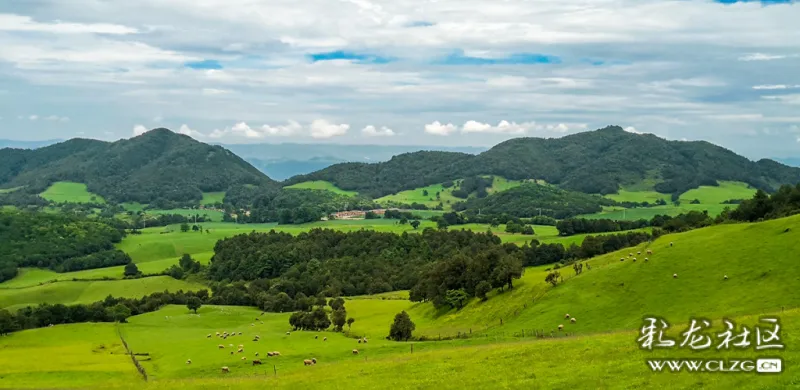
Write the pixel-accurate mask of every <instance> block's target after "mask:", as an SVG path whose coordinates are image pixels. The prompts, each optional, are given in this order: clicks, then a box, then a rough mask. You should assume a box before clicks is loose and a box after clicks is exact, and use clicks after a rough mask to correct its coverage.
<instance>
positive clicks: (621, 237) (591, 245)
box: [520, 229, 664, 267]
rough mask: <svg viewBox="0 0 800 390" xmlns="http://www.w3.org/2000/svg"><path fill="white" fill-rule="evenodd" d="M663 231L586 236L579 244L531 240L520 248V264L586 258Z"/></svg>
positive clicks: (629, 245)
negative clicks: (567, 245)
mask: <svg viewBox="0 0 800 390" xmlns="http://www.w3.org/2000/svg"><path fill="white" fill-rule="evenodd" d="M663 233H664V232H663V231H662V230H660V229H654V230H653V233H652V234H651V233H646V232H627V233H617V234H606V235H601V236H587V237H586V238H585V239H584V240H583V242H582V243H581V245H577V244H574V243H573V244H571V245H570V246H569V247H564V245H562V244H560V243H553V244H544V243H540V242H539V241H538V240H532V241H531V242H530V243H526V244H524V245H523V246H522V247H521V248H520V252H521V253H522V264H523V266H525V267H531V266H535V265H544V264H553V263H565V262H570V261H574V260H579V259H588V258H591V257H594V256H598V255H602V254H605V253H609V252H614V251H617V250H620V249H623V248H628V247H632V246H636V245H639V244H641V243H643V242H647V241H650V240H653V239H655V238H657V237H659V236H660V235H662V234H663Z"/></svg>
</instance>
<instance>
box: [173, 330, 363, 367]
mask: <svg viewBox="0 0 800 390" xmlns="http://www.w3.org/2000/svg"><path fill="white" fill-rule="evenodd" d="M262 324H263V322H262ZM237 335H238V336H241V335H242V332H230V333H228V332H216V333H215V335H212V334H211V333H209V334H208V335H206V338H209V339H210V338H211V337H212V336H216V337H217V338H219V339H222V340H227V339H228V337H234V336H237ZM286 335H287V336H289V335H291V332H286ZM260 339H261V336H259V335H255V336H254V338H253V341H259V340H260ZM314 339H315V340H318V339H319V335H315V336H314ZM322 341H328V338H327V337H323V338H322ZM358 343H359V344H361V343H365V344H366V343H367V338H366V337H363V338H360V339H358ZM228 347H231V348H233V344H228ZM217 348H218V349H225V348H226V346H225V344H219V345H218V346H217ZM236 348H237V349H236V353H244V344H239V345H238V347H236ZM358 353H359V352H358V350H357V349H353V355H358ZM230 354H231V355H233V354H234V352H233V351H231V353H230ZM267 356H268V357H276V356H281V353H280V352H278V351H270V352H267ZM255 357H256V359H253V360H252V364H253V365H254V366H257V365H261V364H262V361H261V359H259V358H258V357H259V353H258V352H256V353H255ZM242 361H247V357H246V356H242ZM186 364H192V359H187V360H186ZM315 364H317V359H316V358H311V359H304V360H303V365H305V366H313V365H315ZM230 372H231V371H230V368H229V367H228V366H223V367H222V373H225V374H227V373H230Z"/></svg>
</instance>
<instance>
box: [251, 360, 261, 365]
mask: <svg viewBox="0 0 800 390" xmlns="http://www.w3.org/2000/svg"><path fill="white" fill-rule="evenodd" d="M253 365H254V366H259V365H261V360H258V359H254V360H253Z"/></svg>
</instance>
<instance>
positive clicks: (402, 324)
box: [389, 310, 417, 341]
mask: <svg viewBox="0 0 800 390" xmlns="http://www.w3.org/2000/svg"><path fill="white" fill-rule="evenodd" d="M416 327H417V326H416V325H414V322H412V321H411V317H410V316H409V315H408V313H406V311H405V310H403V311H402V312H400V313H397V315H395V316H394V322H393V323H392V326H391V327H390V328H389V338H390V339H392V340H394V341H408V339H410V338H411V334H412V333H413V332H414V329H416Z"/></svg>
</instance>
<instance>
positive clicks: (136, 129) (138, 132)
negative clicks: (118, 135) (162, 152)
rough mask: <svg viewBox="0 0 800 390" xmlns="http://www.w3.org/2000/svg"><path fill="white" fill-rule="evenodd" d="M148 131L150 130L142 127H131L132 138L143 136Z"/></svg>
mask: <svg viewBox="0 0 800 390" xmlns="http://www.w3.org/2000/svg"><path fill="white" fill-rule="evenodd" d="M148 131H150V130H149V129H147V128H146V127H144V126H143V125H136V126H133V136H134V137H138V136H140V135H142V134H144V133H146V132H148Z"/></svg>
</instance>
